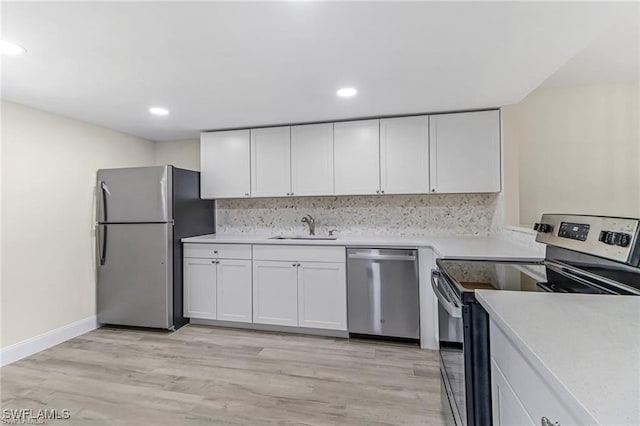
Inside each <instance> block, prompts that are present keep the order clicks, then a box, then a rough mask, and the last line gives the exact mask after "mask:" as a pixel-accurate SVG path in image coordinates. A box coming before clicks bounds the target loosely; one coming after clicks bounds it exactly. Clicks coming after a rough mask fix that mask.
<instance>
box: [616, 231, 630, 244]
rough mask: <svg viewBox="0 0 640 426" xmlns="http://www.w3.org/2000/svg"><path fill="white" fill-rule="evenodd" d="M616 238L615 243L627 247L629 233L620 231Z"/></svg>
mask: <svg viewBox="0 0 640 426" xmlns="http://www.w3.org/2000/svg"><path fill="white" fill-rule="evenodd" d="M616 240H617V244H618V245H619V246H620V247H627V246H628V245H629V244H631V235H629V234H623V233H620V234H618V238H616Z"/></svg>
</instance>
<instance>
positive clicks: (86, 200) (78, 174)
mask: <svg viewBox="0 0 640 426" xmlns="http://www.w3.org/2000/svg"><path fill="white" fill-rule="evenodd" d="M154 162H155V149H154V143H153V142H150V141H147V140H144V139H140V138H137V137H134V136H129V135H125V134H122V133H118V132H116V131H113V130H110V129H107V128H104V127H99V126H95V125H91V124H88V123H83V122H79V121H75V120H72V119H69V118H65V117H61V116H58V115H53V114H50V113H47V112H43V111H39V110H35V109H31V108H28V107H25V106H22V105H18V104H15V103H11V102H6V101H2V241H1V244H2V271H1V275H2V289H1V295H2V296H1V300H2V318H1V320H2V324H1V331H2V340H1V346H2V347H6V346H8V345H11V344H13V343H16V342H19V341H22V340H25V339H28V338H30V337H34V336H37V335H39V334H42V333H45V332H47V331H50V330H53V329H56V328H58V327H61V326H64V325H67V324H70V323H72V322H75V321H78V320H81V319H84V318H87V317H90V316H92V315H95V313H96V308H95V265H94V255H93V253H94V240H93V232H94V231H93V230H94V214H93V204H94V196H93V191H94V182H95V173H96V170H97V169H99V168H105V167H126V166H140V165H153V164H154Z"/></svg>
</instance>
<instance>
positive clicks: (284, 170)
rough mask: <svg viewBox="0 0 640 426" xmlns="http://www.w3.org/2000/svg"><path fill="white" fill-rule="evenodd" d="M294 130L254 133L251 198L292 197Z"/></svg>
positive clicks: (282, 128) (273, 129) (279, 129)
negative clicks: (292, 138) (292, 144)
mask: <svg viewBox="0 0 640 426" xmlns="http://www.w3.org/2000/svg"><path fill="white" fill-rule="evenodd" d="M290 152H291V129H290V127H288V126H287V127H269V128H264V129H251V195H252V196H253V197H283V196H287V195H291V155H290Z"/></svg>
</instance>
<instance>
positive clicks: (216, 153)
mask: <svg viewBox="0 0 640 426" xmlns="http://www.w3.org/2000/svg"><path fill="white" fill-rule="evenodd" d="M249 145H250V143H249V130H233V131H227V132H207V133H201V134H200V166H201V170H200V196H201V197H202V198H238V197H248V196H249V193H250V183H251V182H250V176H251V169H250V151H249Z"/></svg>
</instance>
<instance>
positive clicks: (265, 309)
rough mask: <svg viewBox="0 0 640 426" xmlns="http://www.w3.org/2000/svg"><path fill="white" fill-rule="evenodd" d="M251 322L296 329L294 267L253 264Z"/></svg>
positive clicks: (271, 263)
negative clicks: (287, 326) (288, 326)
mask: <svg viewBox="0 0 640 426" xmlns="http://www.w3.org/2000/svg"><path fill="white" fill-rule="evenodd" d="M253 322H255V323H259V324H274V325H290V326H294V327H295V326H297V325H298V269H297V267H296V263H293V262H281V261H269V260H254V261H253Z"/></svg>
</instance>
